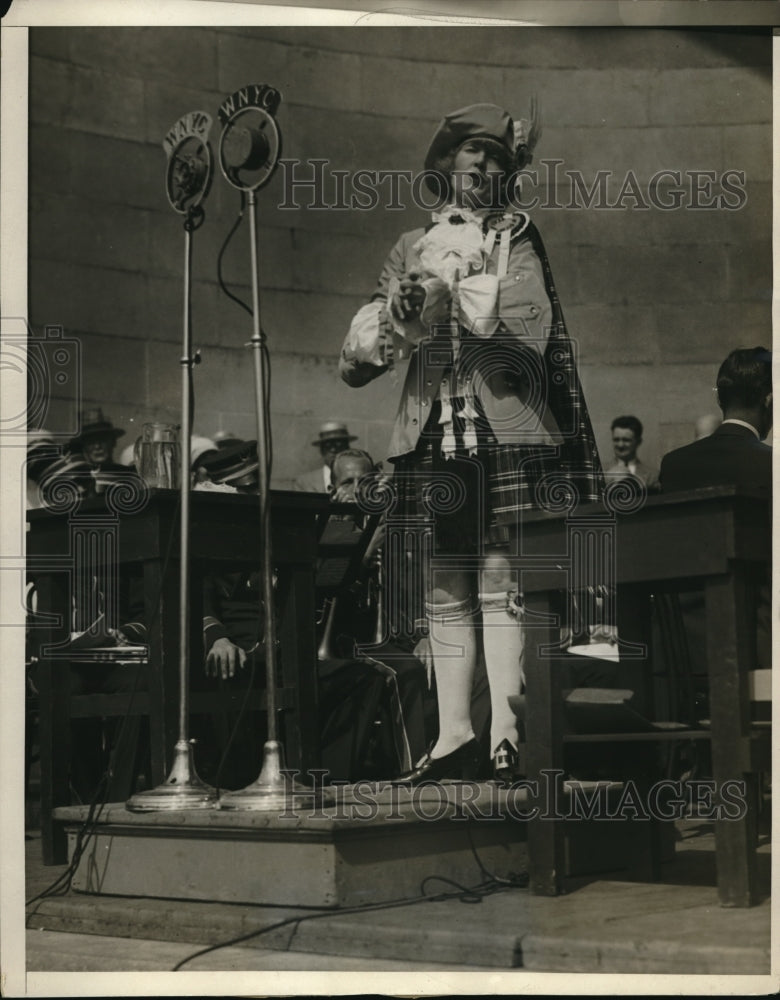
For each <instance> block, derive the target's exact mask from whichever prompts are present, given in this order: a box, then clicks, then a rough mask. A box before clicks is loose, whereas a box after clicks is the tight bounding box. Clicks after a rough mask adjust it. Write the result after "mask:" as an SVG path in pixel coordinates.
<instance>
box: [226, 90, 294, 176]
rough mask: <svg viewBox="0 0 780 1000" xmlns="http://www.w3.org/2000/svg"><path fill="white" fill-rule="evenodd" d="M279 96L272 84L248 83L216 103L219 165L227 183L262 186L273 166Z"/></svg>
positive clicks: (279, 142) (277, 140) (279, 143)
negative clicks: (219, 102)
mask: <svg viewBox="0 0 780 1000" xmlns="http://www.w3.org/2000/svg"><path fill="white" fill-rule="evenodd" d="M281 99H282V95H281V94H280V93H279V91H278V90H276V89H275V88H274V87H270V86H268V85H267V84H264V83H252V84H248V85H247V86H246V87H241V89H240V90H237V91H236V92H235V93H234V94H231V95H230V96H229V97H227V98H225V100H224V101H223V102H222V104H221V105H220V108H219V120H220V122H221V123H222V126H223V128H222V136H221V138H220V143H219V165H220V167H221V169H222V173H223V174H224V175H225V179H226V180H227V181H228V183H229V184H231V185H232V186H233V187H235V188H238V189H239V190H240V191H256V190H257V189H258V188H261V187H263V185H264V184H267V183H268V181H269V180H270V179H271V177H272V175H273V173H274V171H275V169H276V166H277V164H278V162H279V156H280V155H281V148H282V138H281V134H280V132H279V126H278V125H277V123H276V119H275V117H274V116H275V114H276V110H277V108H278V107H279V104H280V102H281Z"/></svg>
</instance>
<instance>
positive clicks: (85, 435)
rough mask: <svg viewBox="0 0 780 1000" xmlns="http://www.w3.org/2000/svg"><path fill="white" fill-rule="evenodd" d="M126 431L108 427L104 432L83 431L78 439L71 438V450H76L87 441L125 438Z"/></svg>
mask: <svg viewBox="0 0 780 1000" xmlns="http://www.w3.org/2000/svg"><path fill="white" fill-rule="evenodd" d="M124 433H125V432H124V431H123V430H120V429H119V428H118V427H106V428H104V429H103V430H94V431H82V433H81V434H79V436H78V437H74V438H71V441H70V446H71V448H76V447H78V446H79V445H82V444H84V443H85V442H86V441H92V440H94V438H101V437H112V438H113V439H114V440H115V441H117V440H118V439H119V438H121V437H123V436H124Z"/></svg>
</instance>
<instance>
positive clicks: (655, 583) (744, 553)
mask: <svg viewBox="0 0 780 1000" xmlns="http://www.w3.org/2000/svg"><path fill="white" fill-rule="evenodd" d="M573 516H574V518H581V519H582V523H583V524H585V525H586V526H587V523H588V519H590V523H591V525H596V526H597V525H598V524H599V519H601V522H602V527H603V526H605V525H606V524H607V523H608V522H609V520H610V519H611V520H612V522H613V524H614V563H613V571H614V574H615V578H614V581H613V582H614V583H615V584H616V585H618V586H624V587H630V588H632V589H634V591H635V592H639V593H642V592H643V593H645V594H649V593H650V592H657V591H659V590H663V589H677V590H685V589H692V588H695V587H702V588H703V589H704V594H705V609H706V632H707V650H706V652H707V663H708V672H709V684H710V715H711V741H712V765H713V775H712V777H713V778H714V780H715V782H716V788H717V789H721V788H723V786H724V783H725V782H726V781H730V780H739V781H744V782H745V783H746V787H747V793H748V794H747V800H748V803H749V808H748V810H747V813H746V815H745V816H744V817H742V818H740V819H720V820H717V821H716V822H715V831H716V856H717V869H718V893H719V898H720V902H721V904H722V905H724V906H752V905H754V904H755V903H756V902H757V901H758V898H757V886H756V856H755V821H756V816H755V806H754V802H755V798H754V796H753V794H751V791H752V790H754V788H755V782H756V777H757V776H756V770H757V766H756V762H755V758H754V753H753V751H754V748H755V741H754V740H753V739H752V738H751V724H750V699H749V691H748V671H749V670H751V669H755V666H756V664H755V626H754V625H753V624H751V623H752V621H753V615H752V611H754V603H753V602H754V597H753V591H752V585H751V579H754V578H755V574H756V571H757V569H758V568H760V567H762V566H766V565H767V564H768V562H769V558H770V552H771V525H770V504H769V502H768V500H767V498H766V497H765V496H764V497H760V496H758V495H745V494H739V493H737V492H736V491H735V490H734V489H731V488H708V489H703V490H696V491H693V492H688V493H676V494H674V493H672V494H667V495H663V496H658V497H653V498H650V499H648V500H647V501H646V502H645V503H644V505H643V506H641V507H640V508H639V509H638V510H636V511H635V512H633V513H625V514H620V513H617V514H610V513H609V512H608V511H605V510H604V509H603V508H598V507H585V508H581V509H580V510H578V511H575V512H574V514H573ZM597 530H598V529H597ZM571 550H572V543H571V531H570V519H569V518H567V515H566V514H565V513H561V514H541V513H540V514H532V515H527V516H525V517H524V518H523V522H522V524H521V526H520V528H519V534H518V564H519V566H520V567H523V566H526V567H529V566H530V567H531V568H527V569H525V570H523V572H522V588H523V591H524V594H525V599H526V602H527V603H528V605H529V606H530V607H532V608H533V609H534V610H535V611H537V612H538V613H540V614H541V615H543V616H546V621H537V623H536V624H529V632H528V642H527V647H526V665H525V672H526V696H527V697H526V703H527V718H526V738H527V764H528V777H529V778H531V779H533V778H536V777H538V776H539V774H540V772H542V771H543V770H545V769H560V770H562V768H563V747H564V726H563V699H562V693H561V687H562V685H561V678H560V673H561V671H560V670H556V669H555V656H554V654H548V653H545V652H543V650H542V647H543V646H544V645H545V644H548V645H549V644H552V643H553V642H554V641H555V639H556V638H557V635H558V632H557V628H556V627H555V624H554V622H555V616H554V614H553V609H554V608H555V603H554V602H555V599H556V596H557V594H559V593H560V591H561V590H563V589H564V588H566V587H567V586H569V585H570V578H569V577H567V571H566V566H567V565H569V563H570V557H571V554H572V552H571ZM556 554H557V564H558V566H559V567H560V568H556V566H555V563H556ZM534 567H536V568H534ZM751 605H752V607H751ZM558 659H559V661H560V657H558ZM629 662H630V661H629ZM647 669H648V670H649V664H648V667H647ZM640 738H645V739H646V738H647V737H640ZM550 797H551V789H550V788H549V784H548V783H547V782H545V781H541V782H540V791H539V797H538V799H537V804H538V805H539V807H540V813H541V814H542V815H543V814H544V813H546V812H547V808H548V804H549V800H550ZM716 801H717V797H716ZM562 827H563V824H562V823H560V822H555V821H552V820H549V819H543V818H536V819H534V820H532V821H530V822H529V828H528V847H529V858H530V877H531V887H532V890H533V891H534V892H535V893H537V894H542V895H554V894H556V893H558V892H560V891H561V889H562V878H563V871H564V863H563V862H564V855H563V850H564V844H563V829H562Z"/></svg>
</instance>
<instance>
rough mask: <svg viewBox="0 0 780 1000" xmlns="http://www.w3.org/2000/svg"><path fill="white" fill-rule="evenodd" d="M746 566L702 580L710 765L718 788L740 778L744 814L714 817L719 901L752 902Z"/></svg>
mask: <svg viewBox="0 0 780 1000" xmlns="http://www.w3.org/2000/svg"><path fill="white" fill-rule="evenodd" d="M747 572H748V570H747V567H746V566H744V565H741V564H739V563H735V564H734V568H733V572H732V573H731V574H730V575H727V576H718V577H712V578H710V579H709V580H707V582H706V585H705V607H706V622H707V661H708V670H709V678H710V715H711V725H712V768H713V778H714V779H715V784H716V803H717V801H718V792H719V790H720V789H722V788H723V787H724V782H726V781H729V780H739V781H744V782H745V791H746V796H745V798H746V805H747V809H746V812H745V815H744V816H743V817H742V818H739V819H720V820H717V821H716V823H715V844H716V859H717V868H718V897H719V899H720V903H721V906H753V905H754V904H755V903H756V902H757V901H758V892H757V882H756V876H757V863H756V854H755V799H754V796H753V795H752V794H751V792H752V786H753V783H754V779H755V775H751V774H749V773H747V772H748V769H749V764H748V760H747V758H748V754H747V752H746V751H747V750H748V749H749V734H750V699H749V692H748V674H747V671H748V669H749V665H750V663H751V662H752V660H753V659H754V655H753V654H754V651H755V629H754V628H753V629H752V628H751V627H750V626H751V622H752V621H753V618H752V616H751V614H750V610H751V609H750V605H749V588H748V581H747Z"/></svg>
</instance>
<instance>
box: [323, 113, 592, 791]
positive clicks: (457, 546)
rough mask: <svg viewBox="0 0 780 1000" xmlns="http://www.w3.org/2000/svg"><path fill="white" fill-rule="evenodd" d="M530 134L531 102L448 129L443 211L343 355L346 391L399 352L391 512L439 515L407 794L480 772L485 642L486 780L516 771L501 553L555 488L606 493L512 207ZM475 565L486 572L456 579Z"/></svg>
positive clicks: (408, 249) (398, 256) (515, 680)
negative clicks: (420, 747) (429, 722)
mask: <svg viewBox="0 0 780 1000" xmlns="http://www.w3.org/2000/svg"><path fill="white" fill-rule="evenodd" d="M539 133H540V129H539V121H538V116H537V114H536V108H535V105H534V104H533V103H532V105H531V113H530V116H529V119H527V120H526V119H521V120H516V119H513V118H512V117H511V115H510V114H509V113H508V112H507V111H505V110H504V109H503V108H500V107H497V106H496V105H494V104H474V105H471V106H469V107H466V108H460V109H458V110H457V111H453V112H452V113H451V114H448V115H447V116H446V117H445V118H444V119H443V120H442V121H441V123H440V124H439V126H438V128H437V129H436V132H435V133H434V136H433V139H432V141H431V143H430V147H429V150H428V153H427V156H426V158H425V168H426V177H425V179H426V183H428V186H429V187H430V188H431V189H432V190H434V191H435V192H436V193H437V194H438V195H440V196H441V198H442V202H443V207H442V208H441V209H440V210H439V211H436V212H434V213H433V219H432V223H431V225H429V226H428V227H427V228H426V229H417V230H414V231H413V232H408V233H404V234H403V235H402V236H401V237H400V239H399V240H398V242H397V243H396V244H395V246H394V247H393V249H392V250H391V251H390V255H389V256H388V258H387V260H386V261H385V265H384V268H383V270H382V273H381V275H380V278H379V283H378V286H377V289H376V291H375V292H374V294H373V296H372V299H371V301H370V302H369V303H368V304H367V305H365V306H363V307H362V308H361V309H360V310H359V311H358V313H357V314H356V316H355V318H354V319H353V321H352V325H351V327H350V330H349V333H348V334H347V338H346V340H345V343H344V346H343V349H342V354H341V362H340V371H341V375H342V378H343V379H344V380H345V381H346V382H347V383H348V384H349V385H351V386H356V387H357V386H363V385H366V384H367V383H369V382H370V381H371V380H372V379H374V378H376V377H377V376H379V375H381V374H382V373H383V372H385V371H388V370H389V369H391V368H392V367H393V365H394V363H395V361H396V360H397V359H399V358H401V357H408V358H409V366H408V370H407V374H406V379H405V383H404V386H403V389H402V393H401V400H400V404H399V407H398V413H397V416H396V420H395V426H394V428H393V433H392V438H391V442H390V447H389V449H388V457H389V460H390V461H391V462H393V464H394V467H395V474H394V478H393V488H394V490H395V491H396V497H397V499H396V505H395V507H394V516H396V517H397V516H399V515H400V516H402V517H409V518H413V517H415V516H419V517H420V518H421V519H424V518H427V519H428V523H430V518H431V517H433V521H434V533H433V539H434V557H433V559H432V560H431V566H430V573H429V575H428V581H427V582H428V588H427V601H426V613H427V619H428V629H429V638H430V647H431V652H432V659H433V666H434V671H435V674H436V682H437V692H438V710H439V737H438V740H437V741H436V743H435V745H434V746H433V747H432V748H431V750H430V751H429V753H428V754H426V755H425V756H424V757H423V758H422V759H421V760H420V762H419V764H418V765H417V767H415V768H414V769H413V770H412V771H410V772H409V773H408V774H407V775H405V776H403V777H405V779H406V780H409V781H412V782H419V781H423V780H427V779H428V780H430V779H438V778H470V777H474V776H475V772H476V771H477V769H478V767H479V765H480V761H481V749H480V747H479V746H478V745H477V741H476V740H475V738H474V731H473V728H472V720H471V715H470V700H471V692H472V681H473V677H474V672H475V665H476V662H477V658H478V643H479V642H480V640H481V642H482V646H483V649H484V658H485V664H486V668H487V675H488V681H489V684H490V695H491V709H492V724H491V736H490V741H491V746H490V747H489V748H488V749H489V751H490V753H491V757H492V761H493V769H494V774H495V777H496V778H497V779H499V780H502V781H506V780H513V779H514V777H516V776H517V773H518V754H517V749H518V732H517V720H516V717H515V714H514V711H513V709H512V704H511V699H512V698H513V697H516V696H517V695H518V694H519V693H520V690H521V684H522V656H523V645H524V636H525V630H524V628H523V614H524V611H523V605H522V595H521V594H520V593H519V582H520V581H519V580H518V579H517V574H516V572H515V571H514V570H513V569H512V567H511V563H510V560H509V559H508V558H507V556H508V553H509V543H510V540H511V539H512V537H513V531H514V530H516V527H517V524H518V522H519V520H520V518H521V517H522V512H523V511H525V510H532V509H535V508H539V507H542V508H543V507H544V505H545V502H546V501H547V497H548V494H549V493H550V491H551V490H553V491H554V489H555V486H556V485H557V486H559V485H560V481H561V480H562V479H563V480H565V484H566V488H567V489H570V490H571V491H573V492H574V493H576V495H577V498H578V500H579V501H580V502H588V501H590V500H596V499H598V497H599V495H600V491H601V489H602V485H603V478H602V473H601V466H600V463H599V459H598V452H597V449H596V444H595V440H594V436H593V431H592V428H591V424H590V420H589V417H588V413H587V409H586V407H585V402H584V398H583V395H582V390H581V387H580V382H579V378H578V375H577V370H576V366H575V362H574V356H573V350H572V345H571V342H570V341H569V338H568V335H567V333H566V328H565V325H564V322H563V315H562V312H561V307H560V304H559V302H558V298H557V295H556V291H555V286H554V283H553V279H552V272H551V270H550V266H549V263H548V260H547V255H546V253H545V250H544V246H543V244H542V240H541V237H540V236H539V233H538V231H537V230H536V227H535V226H534V225H533V224H532V222H531V220H530V218H529V217H528V215H526V214H525V213H524V212H521V211H517V210H514V209H512V208H508V207H507V206H508V205H510V201H511V196H512V193H513V191H512V185H513V183H514V179H515V178H514V174H515V171H517V170H520V169H522V168H523V167H524V166H525V165H526V164H528V163H529V162H530V160H531V155H532V152H533V148H534V145H535V143H536V140H537V138H538V136H539ZM448 493H449V495H450V496H451V499H452V502H451V503H449V504H447V503H446V495H447V494H448ZM437 498H438V499H437ZM547 502H549V501H547ZM444 507H446V508H447V509H442V508H444ZM421 523H422V522H421ZM459 555H462V556H463V557H464V558H463V562H462V563H461V565H462V567H463V568H459V563H458V559H457V556H459ZM438 556H442V557H444V558H443V559H442V560H441V561H440V562H439V563H438V565H437V557H438ZM476 563H478V564H479V566H480V570H479V572H474V571H473V570H471V569H469V568H466V567H470V566H473V565H475V564H476ZM391 571H392V570H391V569H390V568H389V569H388V572H391ZM480 624H481V626H482V627H481V629H480V628H479V625H480Z"/></svg>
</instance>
